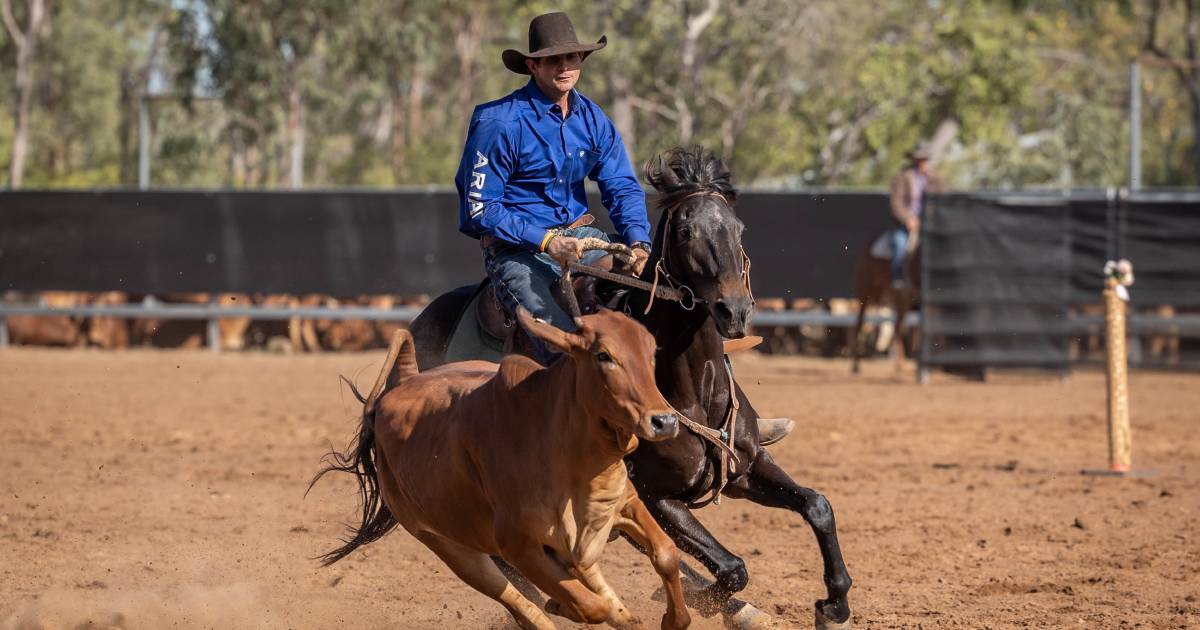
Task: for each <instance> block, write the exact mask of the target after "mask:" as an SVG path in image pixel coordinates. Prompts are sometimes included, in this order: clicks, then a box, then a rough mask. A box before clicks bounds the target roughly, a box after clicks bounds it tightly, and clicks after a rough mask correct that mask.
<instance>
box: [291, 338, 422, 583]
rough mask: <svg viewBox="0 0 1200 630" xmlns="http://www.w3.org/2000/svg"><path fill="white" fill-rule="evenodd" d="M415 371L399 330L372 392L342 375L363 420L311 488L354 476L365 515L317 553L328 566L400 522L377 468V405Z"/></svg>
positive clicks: (409, 343)
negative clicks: (327, 479)
mask: <svg viewBox="0 0 1200 630" xmlns="http://www.w3.org/2000/svg"><path fill="white" fill-rule="evenodd" d="M416 373H417V358H416V351H415V349H414V347H413V338H412V335H411V334H410V333H409V332H408V331H407V330H397V331H396V332H395V334H393V335H392V343H391V345H390V346H389V347H388V354H387V358H386V359H384V362H383V369H382V370H381V371H380V372H379V377H378V378H377V379H376V380H375V386H374V387H372V388H371V393H369V394H367V396H366V397H365V398H364V397H363V395H362V394H361V393H360V392H359V391H358V388H357V387H355V386H354V383H352V382H350V380H349V379H347V378H346V377H344V376H343V377H341V379H342V380H343V381H345V382H346V384H347V385H349V386H350V391H351V392H353V393H354V397H355V398H357V399H358V401H359V402H361V403H363V412H362V423H361V424H360V425H359V427H358V433H357V434H356V435H355V436H354V441H353V442H351V444H350V446H349V447H348V448H347V449H346V452H345V453H339V452H337V451H330V452H329V453H328V454H327V455H326V456H325V457H324V458H323V460H322V461H324V462H325V463H326V467H325V468H324V469H322V470H321V471H320V472H318V473H317V475H316V476H315V477H313V480H312V482H310V483H309V484H308V488H309V490H311V489H312V487H313V485H315V484H316V483H317V481H318V480H319V479H320V478H321V477H323V476H325V473H328V472H332V471H338V472H344V473H349V474H351V475H354V479H355V481H357V482H358V495H359V499H360V510H361V513H362V514H361V523H360V524H359V525H358V527H350V536H349V537H348V538H343V539H342V542H343V543H344V544H343V545H342V546H341V547H338V548H337V549H334V550H333V551H330V552H329V553H326V554H323V555H321V556H318V558H319V559H320V560H321V566H329V565H331V564H333V563H334V562H337V561H338V560H341V559H342V558H345V557H346V556H348V555H350V553H351V552H353V551H354V550H355V549H358V548H359V547H361V546H363V545H365V544H367V543H372V542H375V541H376V540H379V539H380V538H382V537H383V536H384V535H385V534H387V533H388V532H390V531H392V529H393V528H395V527H396V525H397V524H398V523H397V522H396V517H395V516H394V515H393V514H392V512H391V511H390V510H388V507H387V505H385V504H384V502H383V496H382V494H381V492H380V489H379V471H378V470H376V468H375V459H376V458H375V405H376V403H377V402H379V398H380V397H381V396H382V395H383V394H384V393H385V392H386V391H387V390H389V389H391V388H393V387H395V386H396V385H399V384H400V383H401V382H402V381H403V380H404V379H406V378H408V377H410V376H413V375H414V374H416ZM305 494H307V492H305Z"/></svg>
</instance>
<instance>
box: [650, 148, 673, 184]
mask: <svg viewBox="0 0 1200 630" xmlns="http://www.w3.org/2000/svg"><path fill="white" fill-rule="evenodd" d="M669 155H671V152H670V151H668V152H665V153H660V154H658V155H656V156H654V157H653V158H650V161H649V162H646V181H647V182H649V183H650V185H651V186H653V187H654V189H655V190H657V191H659V192H670V191H672V190H675V189H676V188H679V176H678V175H676V174H675V169H673V168H671V163H670V161H669V160H668V159H667V156H669Z"/></svg>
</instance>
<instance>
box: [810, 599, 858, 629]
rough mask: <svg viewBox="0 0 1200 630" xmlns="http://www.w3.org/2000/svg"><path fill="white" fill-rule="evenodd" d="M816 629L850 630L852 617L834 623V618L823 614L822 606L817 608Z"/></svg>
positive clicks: (818, 605)
mask: <svg viewBox="0 0 1200 630" xmlns="http://www.w3.org/2000/svg"><path fill="white" fill-rule="evenodd" d="M816 629H817V630H850V617H846V620H845V621H834V620H833V619H832V618H830V617H827V616H825V613H823V612H821V605H820V604H817V606H816Z"/></svg>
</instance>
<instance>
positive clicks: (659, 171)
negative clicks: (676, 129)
mask: <svg viewBox="0 0 1200 630" xmlns="http://www.w3.org/2000/svg"><path fill="white" fill-rule="evenodd" d="M646 180H647V181H648V182H650V185H651V186H653V187H654V189H655V190H657V191H658V192H659V206H661V207H664V208H668V207H671V206H673V205H675V204H677V203H679V202H680V201H682V200H683V199H684V198H686V197H688V196H689V195H692V194H694V193H698V192H711V193H717V194H720V195H722V196H723V197H725V199H726V200H727V201H728V202H729V203H730V204H731V205H732V204H733V202H734V201H735V200H736V199H737V189H736V188H734V186H733V181H732V175H731V174H730V172H729V167H727V166H726V165H725V162H724V161H723V160H721V158H718V157H717V156H715V155H713V154H712V153H711V152H709V151H706V150H705V149H704V147H702V146H696V147H693V148H692V149H691V150H688V149H684V148H682V147H675V148H673V149H670V150H668V151H665V152H663V153H661V154H659V155H657V156H655V157H654V158H653V159H651V160H650V162H648V163H647V164H646Z"/></svg>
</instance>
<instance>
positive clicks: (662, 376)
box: [411, 148, 851, 628]
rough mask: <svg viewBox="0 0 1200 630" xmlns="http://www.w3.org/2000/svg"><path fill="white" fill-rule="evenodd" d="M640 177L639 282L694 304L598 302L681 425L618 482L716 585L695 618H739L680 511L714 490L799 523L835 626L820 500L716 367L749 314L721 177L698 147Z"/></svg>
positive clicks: (832, 530)
mask: <svg viewBox="0 0 1200 630" xmlns="http://www.w3.org/2000/svg"><path fill="white" fill-rule="evenodd" d="M646 179H647V180H648V181H649V182H650V184H651V185H653V186H654V188H655V189H657V190H658V191H659V193H660V199H659V203H660V205H661V206H662V208H663V213H662V216H661V218H660V219H659V222H658V226H657V228H656V231H655V237H654V245H653V248H652V251H651V255H650V260H649V262H648V263H647V265H646V269H645V271H644V273H643V279H644V280H647V281H650V282H655V281H657V282H659V283H665V284H667V285H670V286H674V287H677V288H678V287H686V288H687V289H688V290H689V291H690V292H691V293H692V294H694V295H695V297H696V300H695V303H694V304H683V303H679V302H670V301H666V300H662V299H656V300H653V301H651V299H650V296H649V294H647V293H643V292H633V291H628V290H624V289H621V290H616V291H613V292H611V293H610V294H609V295H608V297H607V299H605V303H606V305H607V306H609V307H611V308H614V309H618V310H622V311H624V312H626V313H628V314H630V316H632V317H634V318H635V319H637V320H638V321H640V322H642V323H643V324H644V325H645V326H646V328H647V329H648V330H649V331H650V333H651V334H653V335H654V337H655V342H656V344H657V345H658V351H657V354H656V368H655V377H656V379H657V382H658V387H659V389H660V390H661V391H662V393H663V396H664V397H665V398H666V399H667V401H668V402H670V403H671V405H672V406H673V407H674V408H675V409H676V410H678V411H679V412H680V413H681V414H683V416H685V417H686V420H687V421H685V426H688V427H689V428H688V430H687V431H680V434H679V436H678V437H676V438H674V439H671V440H665V441H662V442H655V443H650V442H643V443H641V444H640V445H639V446H638V449H637V450H636V451H635V452H634V453H633V454H632V455H630V456H629V457H628V458H627V459H626V462H627V465H628V467H629V471H630V479H631V480H632V481H633V483H634V485H635V486H636V487H637V490H638V494H639V495H640V496H641V498H642V500H643V501H644V502H645V504H646V507H647V508H648V509H649V510H650V513H651V514H653V515H654V518H655V520H657V521H658V523H659V524H660V525H661V526H662V528H663V530H664V531H666V532H667V535H669V536H670V537H671V538H672V539H673V540H674V541H675V544H676V545H677V546H678V547H679V548H680V549H681V550H683V551H684V552H686V553H688V554H690V555H692V556H694V557H696V558H697V559H698V560H699V561H700V562H701V563H702V564H703V565H704V566H705V567H706V568H707V569H708V570H709V571H711V572H712V574H713V576H714V577H715V578H716V581H715V582H713V583H711V584H708V585H707V586H706V587H705V588H704V589H703V590H702V591H701V592H700V593H698V595H699V597H696V598H693V600H692V602H691V603H692V604H693V605H694V606H695V607H696V608H697V609H698V610H699V611H700V612H701V614H705V615H711V614H715V613H716V612H718V611H723V612H726V613H741V615H740V617H739V615H736V614H735V615H734V619H733V621H734V623H735V624H739V623H741V621H742V620H743V619H745V618H746V617H747V615H746V614H745V613H746V612H747V611H746V610H740V611H739V610H731V609H730V607H728V606H726V603H727V602H728V601H729V600H730V597H731V596H732V594H733V593H736V592H738V591H740V590H742V589H744V588H745V587H746V585H747V583H748V582H749V574H748V573H747V571H746V565H745V562H744V561H743V560H742V559H741V558H739V557H738V556H736V555H734V554H733V553H732V552H730V551H729V550H728V549H726V548H725V547H724V546H723V545H722V544H721V543H720V542H719V541H718V540H717V539H716V538H715V537H713V535H712V534H711V533H710V532H709V531H708V530H707V529H706V528H705V527H704V525H703V524H702V523H700V521H699V520H697V519H696V517H695V516H694V515H693V514H692V513H691V510H692V509H694V508H696V507H700V506H702V505H707V504H708V503H709V502H712V501H716V500H719V497H720V496H721V495H722V494H724V495H727V496H732V497H737V498H745V499H749V500H751V501H754V502H755V503H759V504H761V505H767V506H770V507H781V508H786V509H789V510H791V511H794V512H797V513H798V514H800V515H801V516H802V517H803V518H804V519H805V521H807V522H808V523H809V525H810V527H811V528H812V531H813V533H814V535H815V536H816V538H817V543H818V546H819V548H820V550H821V555H822V559H823V562H824V573H825V576H824V582H825V586H826V591H827V597H826V598H825V599H822V600H819V601H818V602H817V604H816V608H817V619H818V627H821V628H838V627H846V625H845V624H848V621H849V617H850V606H849V602H848V600H847V597H846V594H847V592H848V591H849V589H850V584H851V580H850V576H849V575H848V574H847V572H846V567H845V564H844V562H843V560H842V555H841V549H840V547H839V545H838V540H837V531H836V526H835V523H834V516H833V510H832V508H831V507H830V505H829V502H828V501H827V500H826V499H825V497H824V496H822V495H821V494H819V493H817V492H815V491H813V490H811V489H809V488H805V487H802V486H800V485H798V484H796V482H794V481H793V480H792V479H791V478H790V477H789V476H788V475H787V473H785V472H784V471H783V470H782V469H781V468H780V467H779V466H778V465H777V464H776V463H775V462H774V461H773V460H772V458H771V456H770V454H769V453H767V451H766V450H765V449H763V448H762V447H761V446H760V445H759V435H758V426H757V422H756V421H757V418H758V414H757V413H756V412H755V411H754V408H753V406H752V405H751V404H750V401H749V400H748V399H747V398H746V395H745V394H744V393H743V392H742V391H741V388H740V387H739V386H738V385H737V383H736V382H735V381H734V379H733V376H732V371H731V368H730V367H729V364H728V363H727V362H726V357H725V352H724V347H723V339H722V337H725V338H731V339H736V338H740V337H744V336H745V334H746V328H747V326H748V322H749V317H750V314H751V312H752V311H753V306H754V300H753V296H752V294H751V292H750V283H749V265H750V261H749V258H747V257H746V255H745V252H744V251H743V249H742V246H741V237H742V231H743V229H744V226H743V225H742V222H741V221H740V220H739V219H738V218H737V216H736V214H735V213H734V209H733V203H734V202H735V200H736V197H737V192H736V190H735V189H734V188H733V186H732V183H731V181H730V173H729V171H728V169H727V168H726V167H725V166H724V164H723V163H722V162H721V161H720V160H719V159H717V158H716V157H714V156H713V155H712V154H710V153H705V152H704V151H703V149H700V148H696V149H695V150H692V151H686V150H683V149H673V150H671V151H668V152H667V153H665V154H663V155H662V156H659V157H658V158H656V159H655V160H653V161H651V163H650V164H648V165H647V168H646ZM469 294H470V292H469V291H467V290H463V289H460V290H457V291H456V292H452V293H450V294H447V295H444V296H441V297H439V298H438V299H436V300H434V302H433V303H431V304H430V306H429V307H428V308H427V310H426V311H425V312H423V313H422V314H421V315H420V316H419V317H418V318H417V319H416V320H415V321H414V322H413V325H412V328H411V330H412V332H413V335H414V337H415V338H416V339H417V349H418V360H419V361H429V362H434V361H437V360H438V356H437V353H438V351H439V350H440V351H441V352H444V349H445V348H446V345H447V343H446V341H447V340H446V337H445V335H448V334H450V333H451V332H452V329H453V324H452V323H451V324H447V321H449V322H454V321H457V319H458V316H459V313H460V312H461V308H462V306H463V305H464V304H465V302H466V300H467V299H469ZM602 295H603V293H602ZM456 305H457V310H456V309H455V306H456ZM427 315H428V317H427ZM435 318H437V320H436V321H435ZM422 349H424V350H425V352H426V354H425V355H424V357H422V356H421V354H420V353H421V351H422ZM422 368H424V363H423V364H422ZM746 608H749V607H746ZM751 612H753V611H751ZM743 627H747V626H743Z"/></svg>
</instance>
